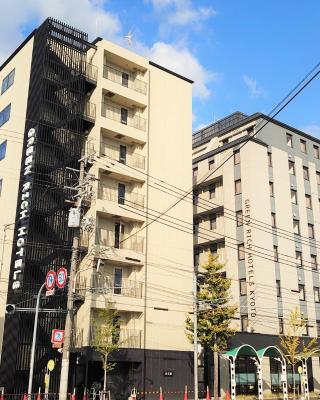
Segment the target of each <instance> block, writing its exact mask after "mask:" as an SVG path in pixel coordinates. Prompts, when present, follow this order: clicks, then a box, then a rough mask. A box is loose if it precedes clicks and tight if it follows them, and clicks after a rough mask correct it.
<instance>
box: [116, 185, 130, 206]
mask: <svg viewBox="0 0 320 400" xmlns="http://www.w3.org/2000/svg"><path fill="white" fill-rule="evenodd" d="M125 197H126V185H125V184H124V183H118V204H124V203H125ZM129 205H130V204H129Z"/></svg>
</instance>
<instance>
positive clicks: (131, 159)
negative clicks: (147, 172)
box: [101, 140, 146, 169]
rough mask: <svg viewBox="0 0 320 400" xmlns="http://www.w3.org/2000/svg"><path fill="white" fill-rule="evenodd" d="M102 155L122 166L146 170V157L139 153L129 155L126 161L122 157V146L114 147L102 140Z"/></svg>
mask: <svg viewBox="0 0 320 400" xmlns="http://www.w3.org/2000/svg"><path fill="white" fill-rule="evenodd" d="M101 155H103V156H106V157H108V158H110V159H111V160H115V161H119V162H121V163H122V164H125V165H128V166H130V167H134V168H140V169H145V160H146V158H145V156H143V155H141V154H137V153H134V152H132V153H127V154H126V157H125V159H124V158H121V157H120V145H119V146H114V145H112V144H110V143H108V142H107V141H104V140H102V143H101Z"/></svg>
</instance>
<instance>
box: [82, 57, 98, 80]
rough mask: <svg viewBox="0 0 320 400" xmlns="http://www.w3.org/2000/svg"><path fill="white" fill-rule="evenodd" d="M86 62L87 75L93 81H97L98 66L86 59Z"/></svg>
mask: <svg viewBox="0 0 320 400" xmlns="http://www.w3.org/2000/svg"><path fill="white" fill-rule="evenodd" d="M84 63H85V65H84V71H85V76H86V77H87V78H88V79H90V80H91V81H94V82H97V78H98V67H97V66H96V65H93V64H91V63H88V62H86V61H84Z"/></svg>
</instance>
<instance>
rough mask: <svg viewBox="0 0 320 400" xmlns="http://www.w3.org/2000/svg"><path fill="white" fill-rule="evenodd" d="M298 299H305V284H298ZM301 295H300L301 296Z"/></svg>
mask: <svg viewBox="0 0 320 400" xmlns="http://www.w3.org/2000/svg"><path fill="white" fill-rule="evenodd" d="M298 291H299V300H300V301H306V286H305V285H303V284H302V283H299V284H298ZM301 295H302V296H301Z"/></svg>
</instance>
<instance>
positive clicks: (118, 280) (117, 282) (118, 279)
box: [113, 268, 122, 294]
mask: <svg viewBox="0 0 320 400" xmlns="http://www.w3.org/2000/svg"><path fill="white" fill-rule="evenodd" d="M121 291H122V268H115V269H114V288H113V293H114V294H121Z"/></svg>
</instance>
